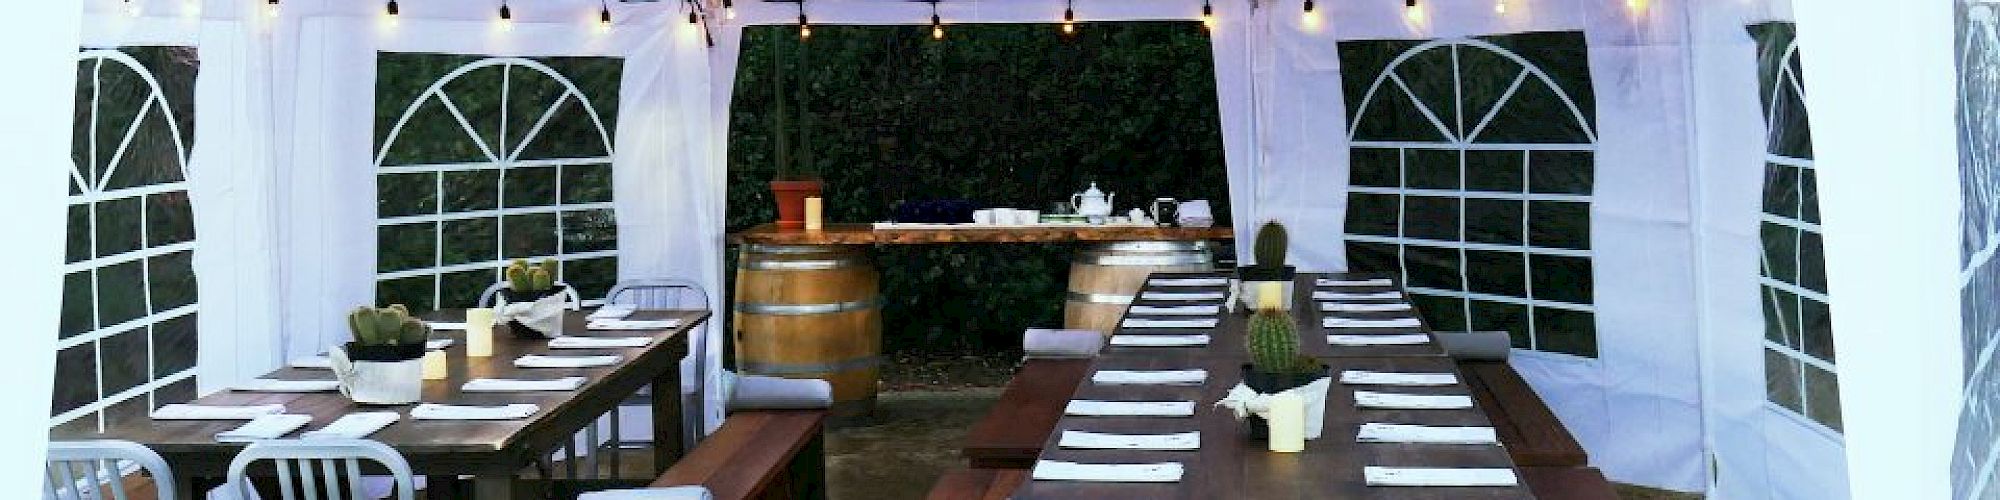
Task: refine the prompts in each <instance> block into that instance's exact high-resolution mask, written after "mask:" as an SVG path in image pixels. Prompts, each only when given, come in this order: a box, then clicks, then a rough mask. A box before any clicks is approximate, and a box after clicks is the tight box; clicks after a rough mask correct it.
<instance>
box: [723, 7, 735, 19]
mask: <svg viewBox="0 0 2000 500" xmlns="http://www.w3.org/2000/svg"><path fill="white" fill-rule="evenodd" d="M722 18H723V19H736V8H735V7H723V8H722Z"/></svg>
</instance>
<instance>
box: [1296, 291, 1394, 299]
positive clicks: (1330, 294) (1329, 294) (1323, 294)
mask: <svg viewBox="0 0 2000 500" xmlns="http://www.w3.org/2000/svg"><path fill="white" fill-rule="evenodd" d="M1401 298H1403V292H1398V291H1395V290H1390V291H1386V292H1365V293H1347V292H1335V291H1331V290H1315V291H1313V300H1396V299H1401Z"/></svg>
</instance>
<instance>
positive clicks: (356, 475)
mask: <svg viewBox="0 0 2000 500" xmlns="http://www.w3.org/2000/svg"><path fill="white" fill-rule="evenodd" d="M259 460H270V461H272V462H273V463H272V464H271V465H272V467H273V468H275V469H276V470H277V475H278V487H279V488H280V489H281V491H283V492H284V493H283V497H282V498H284V499H285V500H293V499H296V498H304V499H306V500H318V499H321V498H326V499H330V500H340V499H347V498H359V497H360V494H361V491H360V490H359V489H360V487H361V480H362V475H361V461H362V460H369V461H373V462H375V463H378V464H381V465H382V466H383V467H384V468H387V469H389V474H390V475H391V476H393V478H394V480H395V483H396V486H395V487H396V498H398V499H403V500H416V498H417V485H416V479H415V477H414V475H413V474H411V473H410V463H409V462H408V461H406V460H404V459H403V454H401V453H397V452H396V449H394V448H390V447H389V445H385V444H382V443H378V442H375V441H371V440H367V439H274V440H270V441H258V442H256V443H252V444H251V445H250V446H249V447H247V448H244V449H243V451H242V452H240V453H237V454H236V458H235V459H233V460H230V461H229V486H228V488H229V491H231V492H233V493H235V494H237V495H240V498H257V496H256V493H255V492H254V491H252V490H254V489H255V488H253V487H252V486H251V484H250V478H249V477H248V476H246V475H245V472H246V471H247V470H248V469H249V468H250V465H251V464H252V463H255V462H257V461H259ZM294 476H296V477H294ZM343 483H344V484H346V485H347V492H346V493H345V494H343V493H342V491H341V485H342V484H343ZM322 486H324V488H322ZM294 491H297V492H298V493H299V494H300V496H294V495H293V492H294ZM322 491H324V493H325V494H324V496H322V495H321V492H322Z"/></svg>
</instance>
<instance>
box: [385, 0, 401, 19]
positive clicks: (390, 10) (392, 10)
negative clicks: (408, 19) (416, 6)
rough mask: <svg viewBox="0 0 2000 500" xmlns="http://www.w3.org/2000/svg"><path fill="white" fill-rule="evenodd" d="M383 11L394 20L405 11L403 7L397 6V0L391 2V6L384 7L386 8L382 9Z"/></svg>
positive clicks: (390, 0)
mask: <svg viewBox="0 0 2000 500" xmlns="http://www.w3.org/2000/svg"><path fill="white" fill-rule="evenodd" d="M382 11H383V12H384V13H386V14H388V15H389V17H392V18H393V17H396V16H397V15H398V14H402V13H403V9H402V7H398V6H397V5H396V0H389V5H387V6H384V7H383V8H382Z"/></svg>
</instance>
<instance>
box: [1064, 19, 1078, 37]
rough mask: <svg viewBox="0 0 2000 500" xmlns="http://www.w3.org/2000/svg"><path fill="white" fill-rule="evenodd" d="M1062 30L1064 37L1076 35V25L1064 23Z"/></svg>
mask: <svg viewBox="0 0 2000 500" xmlns="http://www.w3.org/2000/svg"><path fill="white" fill-rule="evenodd" d="M1062 30H1063V34H1065V35H1074V34H1076V23H1072V22H1068V21H1064V22H1063V28H1062Z"/></svg>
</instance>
